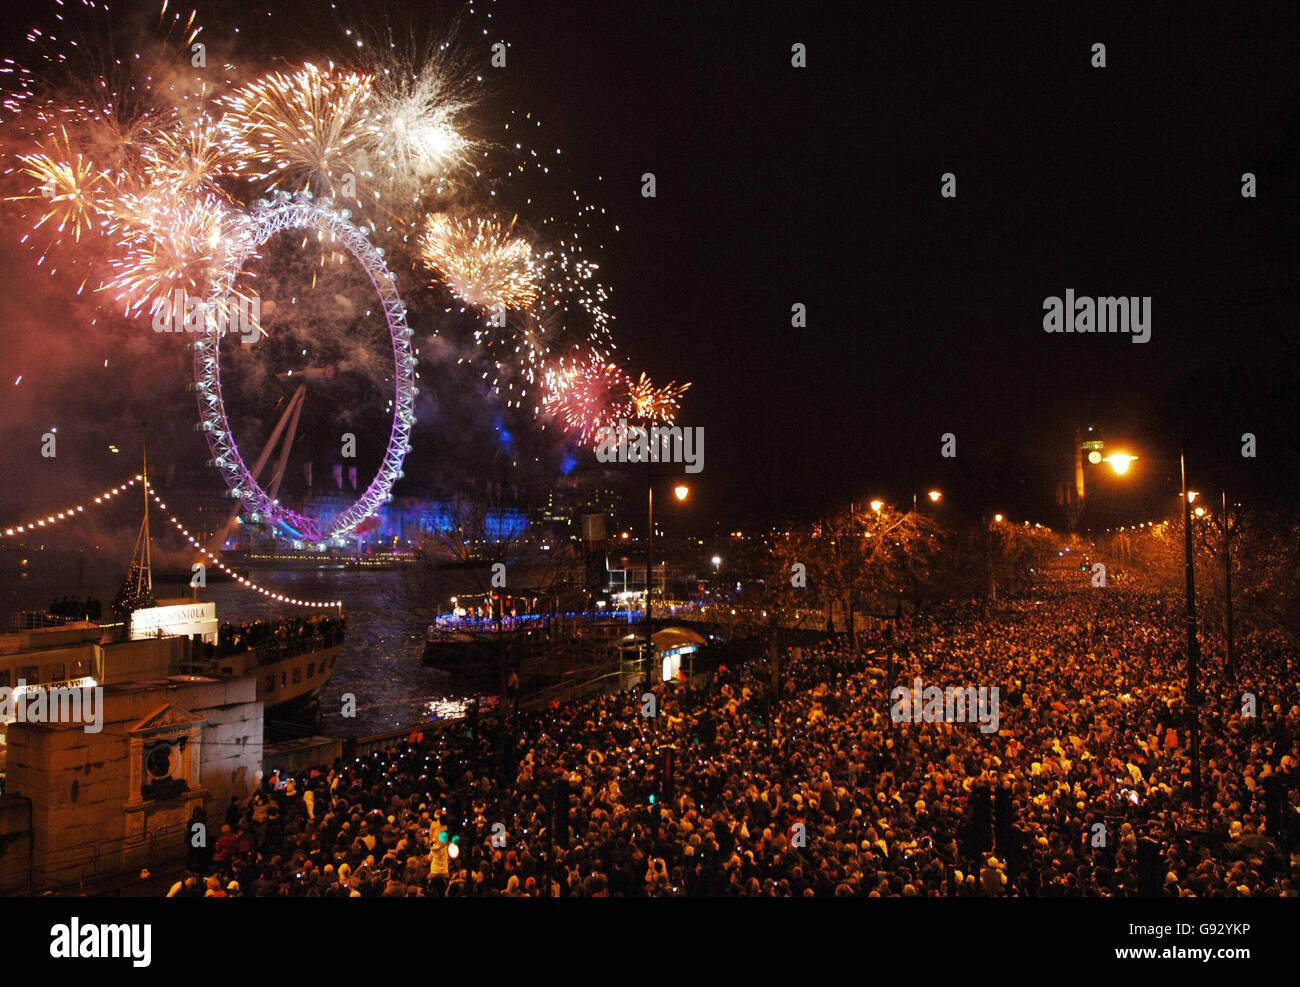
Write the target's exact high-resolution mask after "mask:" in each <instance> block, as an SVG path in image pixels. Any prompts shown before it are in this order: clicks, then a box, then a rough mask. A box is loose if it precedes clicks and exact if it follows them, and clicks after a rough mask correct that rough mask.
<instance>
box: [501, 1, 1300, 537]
mask: <svg viewBox="0 0 1300 987" xmlns="http://www.w3.org/2000/svg"><path fill="white" fill-rule="evenodd" d="M1058 6H1059V7H1060V9H1058ZM1191 7H1192V8H1193V9H1190V10H1189V9H1188V5H1180V7H1177V8H1171V9H1170V12H1168V13H1166V12H1163V11H1161V10H1159V9H1157V8H1152V7H1149V6H1148V5H1142V8H1141V9H1140V10H1131V11H1129V10H1120V11H1117V10H1114V9H1112V10H1103V9H1101V8H1081V7H1078V6H1077V5H1064V6H1061V5H1050V6H1044V5H1030V6H1027V7H1025V8H1023V9H1020V10H999V9H993V8H992V7H990V5H967V4H961V5H922V4H914V3H908V4H892V5H885V6H881V5H876V4H872V5H861V4H852V5H847V4H846V5H807V4H799V5H791V6H790V7H789V8H787V9H782V8H780V7H775V6H772V7H759V6H756V5H751V4H694V3H669V4H657V3H656V4H651V3H638V4H626V5H622V4H620V5H611V4H593V3H577V4H563V5H551V4H546V5H539V4H531V3H501V4H499V5H498V6H497V15H496V16H497V20H498V22H499V25H500V27H501V29H502V31H501V33H502V35H503V36H505V37H506V38H507V39H508V40H509V41H510V42H511V46H512V47H511V53H510V58H511V61H510V68H509V72H510V73H511V75H510V80H509V82H510V89H511V90H512V91H513V90H514V89H515V87H516V86H518V87H519V88H521V89H522V90H523V92H525V93H527V96H528V102H529V103H530V105H533V106H538V107H542V108H544V110H543V112H544V116H545V117H546V119H547V121H548V125H550V124H553V125H555V126H557V127H558V128H560V129H561V130H562V131H563V136H564V140H563V143H564V144H565V146H566V147H572V148H574V154H575V155H577V156H578V157H579V159H580V161H581V163H582V164H583V165H584V166H588V167H590V168H592V169H593V170H597V171H599V172H600V173H603V174H604V175H605V176H606V178H605V183H604V185H605V186H606V189H607V192H608V194H609V196H610V204H611V206H612V207H613V209H614V210H615V213H616V215H617V217H618V218H619V219H620V221H621V222H622V224H623V230H624V236H623V237H622V238H621V239H620V240H619V241H618V242H617V249H616V250H615V252H614V254H613V256H612V257H611V275H612V276H611V280H612V282H613V283H614V284H615V285H616V288H617V294H616V296H615V302H616V304H615V306H614V307H615V311H616V312H617V313H618V315H619V318H620V332H621V333H622V339H623V341H624V345H625V347H626V348H627V349H628V350H629V351H630V352H631V353H632V354H634V355H635V356H636V357H637V359H638V361H639V362H641V363H643V364H644V365H646V366H647V367H649V368H650V369H651V371H652V372H653V373H654V374H655V375H656V376H659V377H688V378H690V379H691V380H693V381H694V387H693V389H692V392H691V395H690V397H689V400H688V402H687V414H686V415H685V416H684V420H686V421H689V422H693V423H694V422H698V423H702V424H704V425H705V427H706V434H707V460H706V462H707V466H706V473H705V475H706V477H707V478H708V482H707V483H706V484H705V486H706V487H707V488H709V489H710V492H711V493H713V494H714V495H715V497H716V498H717V499H716V500H715V501H714V505H715V506H717V507H721V505H723V504H725V505H727V508H728V509H731V508H736V507H741V506H743V508H744V509H746V510H752V511H758V512H761V513H762V514H764V515H769V514H772V515H779V514H782V513H785V512H786V511H793V512H796V513H798V512H801V511H805V512H806V511H807V510H809V509H815V508H818V507H821V506H823V505H825V504H826V503H827V501H828V498H829V499H830V500H834V499H836V498H844V499H847V498H849V497H851V496H862V495H863V494H866V493H871V492H874V491H875V490H878V489H884V490H888V491H891V492H892V493H893V495H894V496H897V497H903V496H906V493H905V491H907V490H908V489H910V486H911V485H914V484H915V483H920V484H925V483H930V482H939V481H941V480H943V479H944V478H945V477H950V476H952V472H953V467H954V464H951V463H944V462H943V461H942V460H940V458H939V449H940V441H939V437H940V435H941V434H942V433H944V432H949V431H951V432H954V433H955V434H956V435H957V437H958V459H959V461H962V462H963V463H965V464H966V465H967V466H968V467H969V468H970V469H972V470H976V469H983V470H986V471H987V470H992V471H993V472H994V473H995V475H997V476H1002V477H1005V478H1006V479H1007V480H1008V481H1009V482H1008V486H1015V485H1017V484H1016V483H1015V482H1014V481H1023V483H1024V484H1025V486H1026V492H1025V494H1024V495H1023V496H1022V497H1021V498H1020V501H1021V502H1020V504H1019V505H1018V506H1019V509H1020V510H1022V511H1034V510H1044V509H1045V507H1044V506H1043V500H1044V499H1045V498H1044V494H1045V493H1047V492H1048V491H1049V490H1050V488H1049V487H1048V484H1047V481H1046V478H1045V477H1044V473H1045V472H1053V473H1062V472H1063V471H1064V470H1065V469H1066V468H1067V467H1068V456H1069V442H1070V434H1071V430H1072V429H1073V427H1074V426H1075V425H1076V424H1083V423H1086V421H1087V420H1088V418H1089V417H1090V415H1095V417H1096V419H1097V421H1098V422H1099V424H1101V425H1102V426H1103V428H1105V429H1106V430H1107V432H1108V434H1111V435H1113V436H1116V437H1131V438H1132V440H1133V441H1135V442H1137V443H1138V444H1139V446H1142V447H1143V448H1145V447H1147V446H1149V447H1151V448H1152V451H1153V453H1154V452H1155V451H1156V444H1157V443H1160V442H1165V443H1168V442H1172V439H1170V438H1168V435H1169V432H1170V431H1171V430H1172V429H1174V428H1176V422H1174V421H1172V420H1171V419H1170V415H1169V413H1168V412H1169V409H1170V408H1171V407H1172V406H1173V405H1176V404H1177V401H1175V400H1173V398H1172V395H1173V394H1175V393H1177V391H1178V389H1179V387H1180V386H1181V385H1183V384H1184V383H1185V382H1187V381H1188V380H1189V379H1190V377H1191V375H1193V374H1195V373H1200V372H1206V371H1208V372H1210V373H1211V375H1214V374H1216V373H1218V372H1219V369H1218V368H1224V367H1230V366H1236V365H1240V367H1241V368H1242V372H1241V373H1240V374H1239V375H1238V377H1239V379H1238V381H1237V386H1238V390H1240V391H1242V392H1244V394H1245V395H1247V396H1254V397H1255V398H1260V399H1261V400H1262V395H1264V394H1266V393H1267V392H1268V391H1269V390H1270V389H1271V388H1272V389H1275V388H1277V387H1278V386H1279V382H1280V381H1283V380H1285V379H1286V377H1287V376H1288V375H1290V374H1292V373H1293V372H1294V369H1295V367H1296V363H1295V354H1296V347H1295V344H1294V341H1293V334H1292V328H1291V327H1292V326H1293V324H1294V316H1295V313H1296V304H1295V303H1296V295H1295V277H1294V273H1293V272H1294V271H1295V270H1296V261H1297V254H1296V239H1295V229H1296V226H1295V221H1296V218H1297V209H1296V206H1297V197H1296V174H1295V167H1296V160H1297V156H1296V152H1297V149H1298V148H1297V144H1298V142H1297V119H1296V99H1295V96H1296V92H1297V89H1296V85H1295V83H1296V81H1297V74H1296V68H1295V66H1296V65H1297V56H1298V55H1300V51H1298V50H1297V45H1298V39H1300V31H1298V30H1297V28H1298V27H1300V16H1297V10H1296V8H1295V7H1294V5H1276V6H1256V7H1254V8H1253V9H1252V10H1251V11H1250V12H1244V11H1240V10H1236V9H1229V10H1211V9H1209V8H1208V7H1206V6H1205V5H1199V4H1193V5H1191ZM795 42H802V43H804V44H806V45H807V46H808V67H807V68H806V69H802V70H800V69H795V68H793V67H792V66H791V65H790V46H791V45H792V44H793V43H795ZM1095 42H1101V43H1103V44H1105V45H1106V61H1107V65H1106V67H1105V68H1104V69H1097V68H1093V67H1092V66H1091V65H1090V61H1091V57H1092V56H1091V46H1092V44H1093V43H1095ZM515 73H517V74H518V75H517V77H516V75H515ZM516 79H517V80H518V81H516ZM645 171H652V172H654V173H655V175H656V177H657V179H658V197H657V198H656V199H654V200H645V199H643V198H641V197H640V194H639V181H640V175H641V174H642V173H643V172H645ZM947 171H951V172H953V173H955V174H956V176H957V186H958V197H957V198H956V199H955V200H946V199H942V198H941V197H940V194H939V190H940V176H941V174H942V173H943V172H947ZM1246 171H1250V172H1253V173H1255V175H1256V176H1257V179H1258V183H1259V196H1258V198H1256V199H1253V200H1252V199H1243V198H1242V197H1241V194H1240V187H1241V175H1242V173H1243V172H1246ZM1067 288H1074V289H1075V290H1076V291H1077V292H1078V293H1080V294H1090V295H1110V294H1125V295H1150V296H1152V299H1153V300H1152V308H1153V322H1154V325H1153V333H1152V340H1151V342H1149V343H1147V344H1145V345H1135V344H1133V343H1132V342H1130V340H1129V339H1128V338H1125V337H1121V336H1107V337H1081V336H1053V335H1048V334H1046V333H1044V332H1043V330H1042V328H1041V325H1042V322H1041V320H1042V302H1043V299H1044V298H1045V297H1046V296H1048V295H1061V294H1063V293H1064V291H1065V290H1066V289H1067ZM794 302H803V303H805V304H806V305H807V306H808V313H809V325H808V327H807V328H806V329H802V330H801V329H792V328H791V327H790V306H791V304H792V303H794ZM1197 393H1198V394H1199V396H1200V397H1202V398H1203V399H1204V400H1203V401H1202V402H1201V403H1202V404H1208V403H1210V402H1209V398H1210V396H1211V394H1212V393H1213V392H1212V391H1210V390H1207V391H1202V392H1197ZM1191 403H1192V409H1191V410H1190V411H1189V416H1190V417H1191V418H1193V419H1195V420H1197V421H1199V420H1201V418H1204V417H1205V415H1203V414H1201V413H1202V412H1208V410H1209V409H1207V408H1202V409H1201V410H1200V411H1197V409H1196V404H1197V397H1196V395H1194V397H1193V400H1192V402H1191ZM1229 403H1230V404H1232V406H1233V407H1232V408H1231V409H1229V410H1230V411H1233V412H1236V411H1239V412H1241V414H1242V415H1244V417H1245V418H1246V419H1247V420H1249V419H1250V409H1248V408H1244V407H1240V406H1239V401H1238V400H1237V399H1235V398H1234V399H1232V400H1231V401H1229ZM1277 407H1278V406H1277V405H1276V404H1272V403H1270V404H1269V407H1268V408H1266V409H1260V412H1259V414H1260V416H1261V417H1262V418H1264V419H1266V420H1261V421H1259V422H1258V424H1257V425H1255V426H1254V427H1253V429H1252V430H1253V431H1255V432H1257V433H1260V434H1261V436H1262V435H1268V437H1269V438H1268V441H1267V443H1266V444H1267V445H1268V446H1269V447H1270V448H1269V451H1268V453H1267V455H1269V456H1270V458H1271V462H1272V465H1273V467H1276V468H1285V469H1287V470H1290V471H1294V464H1295V459H1294V456H1295V454H1296V446H1295V442H1294V439H1291V438H1290V436H1289V434H1288V433H1289V431H1290V429H1291V427H1292V425H1291V422H1289V421H1280V420H1276V418H1277V416H1278V412H1277V410H1276V409H1277ZM1282 407H1283V408H1285V407H1287V406H1286V405H1285V404H1283V405H1282ZM1222 411H1223V409H1218V412H1217V413H1220V414H1221V413H1222ZM1198 415H1199V416H1200V417H1198ZM1207 421H1208V419H1207ZM1205 428H1206V429H1208V428H1209V426H1208V424H1207V425H1206V427H1205ZM1204 430H1205V429H1202V431H1204ZM1193 431H1194V432H1195V431H1197V430H1196V429H1195V428H1193ZM1193 438H1195V436H1193ZM1220 439H1221V436H1218V435H1216V436H1215V437H1214V439H1213V442H1215V443H1219V444H1223V443H1222V442H1220ZM1225 441H1226V440H1225ZM1261 441H1263V440H1261ZM1287 443H1289V445H1288V444H1287ZM1143 444H1145V445H1143ZM1168 452H1169V448H1168V446H1167V445H1166V446H1164V447H1161V448H1160V450H1159V453H1160V455H1166V454H1168ZM1261 455H1264V454H1263V453H1262V454H1261ZM1284 456H1285V457H1286V458H1285V459H1284V458H1283V457H1284ZM760 474H761V475H760ZM1017 474H1020V475H1017ZM954 479H955V478H954ZM714 483H716V484H717V487H714V486H713V484H714ZM1007 494H1008V495H1009V496H1014V492H1013V491H1012V490H1008V491H1007Z"/></svg>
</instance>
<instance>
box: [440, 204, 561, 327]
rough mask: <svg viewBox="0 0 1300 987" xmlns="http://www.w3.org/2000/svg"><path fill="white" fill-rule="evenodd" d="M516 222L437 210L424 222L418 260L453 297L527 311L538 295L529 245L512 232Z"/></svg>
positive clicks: (479, 305)
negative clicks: (464, 216) (505, 223)
mask: <svg viewBox="0 0 1300 987" xmlns="http://www.w3.org/2000/svg"><path fill="white" fill-rule="evenodd" d="M513 230H514V221H513V220H512V221H511V223H510V226H508V227H506V228H504V229H503V228H502V227H501V224H500V223H498V222H497V221H496V220H494V219H484V218H482V217H471V218H468V219H455V218H453V217H451V216H448V215H447V214H446V213H435V214H434V215H431V216H429V217H428V219H427V220H425V224H424V232H423V234H422V235H421V237H420V244H419V251H420V259H421V260H422V261H423V262H424V264H425V265H426V266H427V267H428V268H429V269H430V270H432V271H433V272H435V273H436V275H437V277H438V280H440V281H441V282H442V283H443V284H445V285H446V286H447V287H448V288H450V289H451V291H452V293H453V294H455V295H456V297H457V298H459V299H461V300H462V301H463V302H465V303H466V304H467V305H472V306H473V307H475V308H478V309H502V308H505V309H527V308H528V307H529V306H530V305H532V304H533V303H534V302H535V301H537V297H538V280H539V279H538V273H537V268H536V266H535V264H534V263H533V248H532V245H531V244H529V243H528V241H527V240H524V239H523V238H521V237H516V236H513V235H512V233H513Z"/></svg>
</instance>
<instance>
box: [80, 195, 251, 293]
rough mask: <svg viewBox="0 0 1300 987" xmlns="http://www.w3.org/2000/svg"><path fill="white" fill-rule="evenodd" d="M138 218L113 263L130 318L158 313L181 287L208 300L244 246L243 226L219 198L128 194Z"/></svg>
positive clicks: (126, 201)
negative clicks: (238, 246) (232, 256)
mask: <svg viewBox="0 0 1300 987" xmlns="http://www.w3.org/2000/svg"><path fill="white" fill-rule="evenodd" d="M123 210H124V212H127V213H128V214H129V215H130V216H131V217H132V222H131V224H130V227H129V228H128V229H127V230H126V232H125V233H124V236H123V239H122V243H121V245H120V247H119V249H118V250H117V251H116V253H115V254H114V256H113V257H112V258H111V260H110V262H109V263H110V265H111V268H112V275H111V277H109V278H108V279H107V280H106V281H105V282H104V284H103V285H102V286H101V290H103V291H108V292H112V293H113V294H114V295H115V296H116V297H117V299H118V301H120V302H121V303H122V306H123V308H124V310H125V311H126V314H127V315H128V316H131V315H136V314H138V313H140V312H150V313H153V312H156V311H157V310H158V309H159V307H161V306H165V305H167V304H169V303H170V301H171V298H172V295H173V293H174V292H175V291H176V290H177V289H179V290H181V291H184V292H185V293H186V294H187V295H192V296H197V297H203V296H204V295H205V294H206V292H207V290H208V289H209V287H210V286H211V285H212V283H213V281H214V278H215V276H216V275H217V274H218V273H219V272H220V271H221V270H222V269H223V267H224V265H225V263H226V259H227V258H228V256H229V255H230V252H231V251H232V249H233V248H234V246H235V244H237V243H238V242H239V238H240V236H241V229H242V226H243V224H242V222H241V221H240V219H239V218H238V217H237V216H236V215H235V214H234V213H232V212H231V210H230V209H228V208H227V207H226V205H225V203H224V202H223V201H222V200H221V199H220V198H219V197H217V196H215V195H211V194H209V195H201V196H190V197H186V198H181V199H176V198H175V197H173V196H171V195H169V194H168V193H167V191H166V190H165V189H164V190H162V191H152V192H149V193H146V194H144V195H143V196H137V195H133V194H132V195H126V196H123Z"/></svg>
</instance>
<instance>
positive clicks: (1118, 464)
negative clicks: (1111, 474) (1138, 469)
mask: <svg viewBox="0 0 1300 987" xmlns="http://www.w3.org/2000/svg"><path fill="white" fill-rule="evenodd" d="M1136 460H1137V456H1130V455H1129V454H1128V453H1126V452H1113V453H1111V454H1110V455H1109V456H1107V457H1106V458H1105V459H1104V460H1103V462H1106V463H1109V464H1110V468H1111V469H1112V470H1114V471H1115V473H1116V474H1117V475H1118V476H1123V475H1124V474H1125V473H1127V472H1128V468H1129V467H1130V466H1132V465H1133V463H1134V462H1135V461H1136Z"/></svg>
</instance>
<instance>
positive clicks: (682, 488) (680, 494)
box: [673, 483, 691, 500]
mask: <svg viewBox="0 0 1300 987" xmlns="http://www.w3.org/2000/svg"><path fill="white" fill-rule="evenodd" d="M690 495H691V488H690V487H688V486H687V485H686V484H684V483H679V484H677V486H675V487H673V496H674V497H676V498H677V499H678V500H685V499H686V498H687V497H689V496H690Z"/></svg>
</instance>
